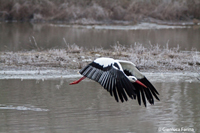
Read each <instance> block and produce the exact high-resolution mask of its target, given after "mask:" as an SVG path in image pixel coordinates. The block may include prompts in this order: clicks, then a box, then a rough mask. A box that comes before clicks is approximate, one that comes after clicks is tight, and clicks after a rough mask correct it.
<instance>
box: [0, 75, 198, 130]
mask: <svg viewBox="0 0 200 133" xmlns="http://www.w3.org/2000/svg"><path fill="white" fill-rule="evenodd" d="M148 77H149V78H152V77H151V75H148ZM77 78H78V77H76V78H57V79H47V80H42V79H24V80H20V79H1V80H0V88H1V89H0V132H31V131H33V132H65V133H66V132H91V133H92V132H99V133H104V132H105V133H110V132H119V133H121V132H124V133H137V132H158V131H159V130H160V129H163V130H164V129H167V128H175V129H176V128H181V127H184V128H188V127H190V128H192V129H194V130H195V132H198V131H199V127H200V114H199V109H200V104H199V103H198V101H200V98H199V93H200V89H199V82H198V81H197V80H195V79H192V80H191V81H189V80H187V79H184V78H182V79H181V80H179V81H178V82H177V81H176V82H173V80H171V81H170V82H166V81H167V80H166V81H156V80H152V81H153V82H152V83H153V84H154V85H155V87H156V88H157V89H158V91H159V93H160V96H159V98H160V99H161V101H156V102H155V105H149V104H148V106H147V108H145V107H144V106H139V105H138V103H137V101H135V100H129V101H128V102H125V103H117V102H116V101H115V100H114V98H113V97H111V96H110V94H109V93H108V92H107V91H106V90H104V89H103V88H102V87H101V86H100V85H99V84H97V83H96V82H93V81H91V80H87V79H86V80H83V81H82V82H81V83H80V84H78V85H74V86H69V85H68V84H69V82H71V81H73V80H75V79H77ZM161 132H162V131H161Z"/></svg>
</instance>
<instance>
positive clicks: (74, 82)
mask: <svg viewBox="0 0 200 133" xmlns="http://www.w3.org/2000/svg"><path fill="white" fill-rule="evenodd" d="M78 83H79V82H78V80H76V81H73V82H71V83H69V85H74V84H78Z"/></svg>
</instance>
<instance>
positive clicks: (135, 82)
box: [135, 80, 147, 88]
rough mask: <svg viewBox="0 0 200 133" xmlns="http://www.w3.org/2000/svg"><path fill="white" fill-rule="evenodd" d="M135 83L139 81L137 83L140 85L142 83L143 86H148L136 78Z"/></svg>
mask: <svg viewBox="0 0 200 133" xmlns="http://www.w3.org/2000/svg"><path fill="white" fill-rule="evenodd" d="M135 83H137V84H139V85H141V86H143V87H145V88H147V86H146V85H144V84H143V83H142V82H140V81H139V80H136V81H135Z"/></svg>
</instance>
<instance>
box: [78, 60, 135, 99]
mask: <svg viewBox="0 0 200 133" xmlns="http://www.w3.org/2000/svg"><path fill="white" fill-rule="evenodd" d="M79 72H80V74H82V75H83V76H85V77H87V78H89V79H92V80H95V81H96V82H98V83H99V84H100V85H101V86H103V87H104V89H106V90H107V91H109V92H110V95H111V96H113V94H114V97H115V100H116V101H117V102H118V101H119V99H120V101H121V102H124V100H125V101H127V100H128V97H127V95H128V96H129V97H130V98H131V99H133V96H135V94H136V93H135V88H134V86H133V85H132V84H131V82H130V81H129V80H128V78H127V77H126V76H125V74H124V73H123V72H122V71H121V70H119V69H118V68H116V67H115V66H114V62H112V63H111V64H107V66H106V67H104V66H102V65H99V64H97V63H96V62H92V63H90V64H89V65H88V66H86V67H85V68H83V69H81V70H80V71H79Z"/></svg>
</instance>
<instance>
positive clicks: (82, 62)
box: [0, 43, 200, 72]
mask: <svg viewBox="0 0 200 133" xmlns="http://www.w3.org/2000/svg"><path fill="white" fill-rule="evenodd" d="M111 51H112V52H111ZM102 56H103V57H111V58H115V59H123V60H129V61H132V62H133V63H135V64H137V66H138V67H139V69H142V70H143V71H145V70H148V71H149V70H152V71H163V72H166V71H192V72H196V71H199V66H200V53H199V52H197V51H190V52H184V51H179V47H177V48H173V49H169V48H168V45H166V47H165V48H160V46H158V45H156V46H151V47H149V48H145V47H144V46H143V45H142V44H138V43H135V44H134V45H131V46H129V47H125V46H122V45H121V44H119V43H118V44H116V45H114V46H113V47H112V48H111V49H110V50H105V49H102V48H93V49H90V50H87V49H84V48H82V47H79V46H78V45H75V44H73V45H67V46H66V49H51V50H45V51H40V50H38V51H27V52H0V65H1V66H2V67H1V69H2V70H5V69H10V68H14V69H19V68H21V69H26V68H28V69H38V68H40V69H41V68H44V69H46V68H48V67H50V68H51V69H52V68H59V69H65V70H72V69H80V68H82V67H84V66H86V65H87V64H88V63H90V62H92V61H93V60H94V59H96V58H99V57H102Z"/></svg>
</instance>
